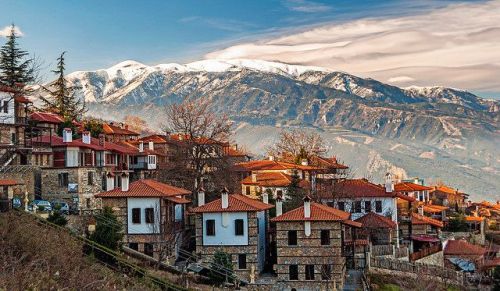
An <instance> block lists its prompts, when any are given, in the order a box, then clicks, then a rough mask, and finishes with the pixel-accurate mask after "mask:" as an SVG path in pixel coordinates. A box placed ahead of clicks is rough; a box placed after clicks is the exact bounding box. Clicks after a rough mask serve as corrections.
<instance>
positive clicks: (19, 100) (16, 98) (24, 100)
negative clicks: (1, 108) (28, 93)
mask: <svg viewBox="0 0 500 291" xmlns="http://www.w3.org/2000/svg"><path fill="white" fill-rule="evenodd" d="M14 101H16V102H19V103H33V102H31V100H29V99H28V98H26V97H24V96H17V97H15V98H14Z"/></svg>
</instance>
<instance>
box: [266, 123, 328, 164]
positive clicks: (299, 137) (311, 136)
mask: <svg viewBox="0 0 500 291" xmlns="http://www.w3.org/2000/svg"><path fill="white" fill-rule="evenodd" d="M324 148H325V145H324V142H323V138H321V136H320V135H319V134H318V133H316V132H307V131H305V130H302V129H292V130H283V131H281V133H280V137H279V140H278V141H277V142H276V143H275V144H274V145H273V146H271V147H270V148H268V150H267V151H268V154H269V155H272V156H277V157H280V156H285V155H290V156H291V157H290V158H291V159H292V160H291V161H290V162H295V163H300V162H301V160H302V159H309V158H310V157H311V156H313V155H319V154H320V153H322V152H323V151H324Z"/></svg>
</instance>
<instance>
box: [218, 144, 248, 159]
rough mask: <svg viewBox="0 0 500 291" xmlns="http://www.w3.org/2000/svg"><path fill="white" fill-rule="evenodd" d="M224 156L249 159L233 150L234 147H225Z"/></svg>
mask: <svg viewBox="0 0 500 291" xmlns="http://www.w3.org/2000/svg"><path fill="white" fill-rule="evenodd" d="M224 154H225V155H226V156H228V157H248V156H249V155H248V154H246V153H244V152H242V151H240V150H238V149H235V148H233V147H232V146H228V147H224Z"/></svg>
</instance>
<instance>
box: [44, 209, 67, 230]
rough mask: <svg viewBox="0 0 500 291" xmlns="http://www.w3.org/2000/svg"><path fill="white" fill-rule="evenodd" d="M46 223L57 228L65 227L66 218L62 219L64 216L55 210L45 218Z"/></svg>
mask: <svg viewBox="0 0 500 291" xmlns="http://www.w3.org/2000/svg"><path fill="white" fill-rule="evenodd" d="M47 221H48V222H52V223H53V224H57V225H59V226H65V225H66V224H68V220H67V219H66V217H64V215H62V214H61V211H59V210H55V211H54V212H52V213H51V214H50V215H49V217H48V218H47Z"/></svg>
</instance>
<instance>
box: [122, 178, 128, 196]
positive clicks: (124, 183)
mask: <svg viewBox="0 0 500 291" xmlns="http://www.w3.org/2000/svg"><path fill="white" fill-rule="evenodd" d="M128 186H129V177H128V174H127V173H123V174H122V192H127V191H128Z"/></svg>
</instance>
